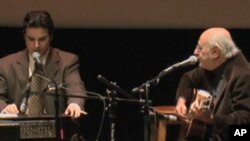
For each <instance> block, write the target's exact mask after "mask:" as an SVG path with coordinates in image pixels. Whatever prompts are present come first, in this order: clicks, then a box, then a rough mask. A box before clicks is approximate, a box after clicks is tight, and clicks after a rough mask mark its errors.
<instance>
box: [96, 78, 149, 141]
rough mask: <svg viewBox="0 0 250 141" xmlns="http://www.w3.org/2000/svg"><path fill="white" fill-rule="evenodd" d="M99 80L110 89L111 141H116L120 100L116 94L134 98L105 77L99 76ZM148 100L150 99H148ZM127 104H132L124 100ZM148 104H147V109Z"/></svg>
mask: <svg viewBox="0 0 250 141" xmlns="http://www.w3.org/2000/svg"><path fill="white" fill-rule="evenodd" d="M97 79H98V80H100V81H101V82H102V83H104V84H106V85H107V86H108V87H109V88H108V89H107V90H106V92H107V95H108V101H109V104H108V107H107V109H108V113H109V116H108V117H109V127H110V141H115V119H116V114H115V113H116V107H117V102H118V100H119V98H117V97H116V96H117V95H116V93H117V92H118V93H121V94H122V95H124V96H126V97H130V98H131V97H132V96H131V95H129V94H128V93H127V92H125V91H124V90H122V89H121V88H120V87H119V86H118V85H117V84H116V83H115V82H110V81H108V80H107V79H106V78H105V77H103V76H101V75H98V76H97ZM147 100H148V99H147ZM124 101H127V102H131V101H129V100H124ZM139 103H140V104H141V103H149V102H148V101H147V102H146V101H144V102H142V101H141V100H140V101H139ZM146 105H147V104H145V107H146Z"/></svg>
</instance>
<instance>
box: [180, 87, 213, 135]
mask: <svg viewBox="0 0 250 141" xmlns="http://www.w3.org/2000/svg"><path fill="white" fill-rule="evenodd" d="M194 94H195V100H194V101H193V102H192V104H191V105H190V108H189V112H188V114H187V116H186V117H184V118H183V120H184V122H183V124H182V127H181V135H180V136H181V138H183V137H184V138H187V139H189V138H192V139H196V140H203V139H204V137H205V133H206V131H207V125H208V123H209V120H208V119H211V118H210V117H211V112H212V107H213V101H214V100H213V97H212V96H211V95H210V94H209V93H208V92H207V91H204V90H195V92H194ZM204 118H206V119H204Z"/></svg>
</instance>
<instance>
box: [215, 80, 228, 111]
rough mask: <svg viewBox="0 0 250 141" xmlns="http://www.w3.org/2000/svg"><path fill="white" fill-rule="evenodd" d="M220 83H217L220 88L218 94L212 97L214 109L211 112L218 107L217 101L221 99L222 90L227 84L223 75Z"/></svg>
mask: <svg viewBox="0 0 250 141" xmlns="http://www.w3.org/2000/svg"><path fill="white" fill-rule="evenodd" d="M220 83H221V84H219V85H221V86H219V87H220V89H219V90H218V94H217V96H216V97H215V99H214V110H213V113H214V112H215V111H216V109H217V108H218V105H219V104H218V103H220V102H219V101H221V99H222V98H223V95H224V91H225V89H226V86H227V81H226V79H225V77H223V79H222V80H221V82H220Z"/></svg>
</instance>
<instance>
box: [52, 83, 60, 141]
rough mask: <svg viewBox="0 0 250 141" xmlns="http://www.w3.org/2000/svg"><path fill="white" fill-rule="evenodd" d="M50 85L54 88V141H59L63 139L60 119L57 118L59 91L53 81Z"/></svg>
mask: <svg viewBox="0 0 250 141" xmlns="http://www.w3.org/2000/svg"><path fill="white" fill-rule="evenodd" d="M52 83H53V84H54V86H55V99H54V106H55V125H56V140H57V141H60V140H61V139H63V136H62V134H61V119H60V117H59V89H58V85H57V83H56V82H55V81H52Z"/></svg>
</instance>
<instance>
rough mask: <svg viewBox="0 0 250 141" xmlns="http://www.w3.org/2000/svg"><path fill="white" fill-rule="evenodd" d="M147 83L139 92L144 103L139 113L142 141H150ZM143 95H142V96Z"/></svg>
mask: <svg viewBox="0 0 250 141" xmlns="http://www.w3.org/2000/svg"><path fill="white" fill-rule="evenodd" d="M149 86H150V85H149V83H148V82H146V83H145V87H144V90H141V91H140V95H141V97H143V96H144V97H145V98H144V99H145V103H144V104H142V106H141V112H142V114H143V119H144V141H150V133H151V126H150V104H149V98H148V94H149ZM143 91H144V92H143ZM143 93H144V94H143Z"/></svg>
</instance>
